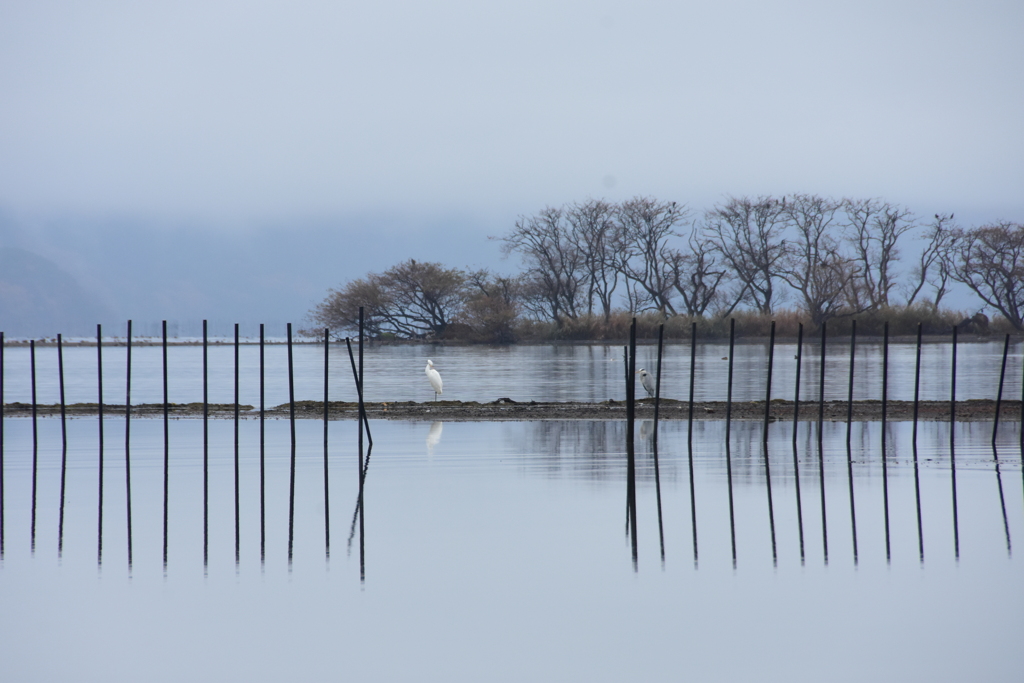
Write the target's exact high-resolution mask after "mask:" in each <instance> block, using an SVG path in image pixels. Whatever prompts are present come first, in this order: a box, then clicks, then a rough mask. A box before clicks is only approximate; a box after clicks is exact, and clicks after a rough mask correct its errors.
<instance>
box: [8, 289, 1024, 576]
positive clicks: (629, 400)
mask: <svg viewBox="0 0 1024 683" xmlns="http://www.w3.org/2000/svg"><path fill="white" fill-rule="evenodd" d="M162 333H163V334H162V361H163V365H162V370H163V409H164V410H163V426H164V430H163V431H164V478H163V499H164V500H163V502H164V507H163V561H164V564H165V566H166V563H167V556H168V540H167V539H168V501H169V463H170V436H169V414H168V411H169V405H170V404H169V402H168V364H167V324H166V321H165V322H164V323H163V329H162ZM803 336H804V335H803V325H802V324H801V325H800V326H799V331H798V337H797V354H796V361H797V362H796V382H795V390H794V391H795V393H794V408H793V424H794V429H793V464H794V468H795V470H796V471H797V474H798V471H799V470H798V468H799V464H798V460H797V449H796V442H797V430H796V426H797V424H798V421H799V415H800V393H799V392H800V373H801V362H802V358H803ZM3 339H4V338H3V333H2V332H0V556H2V553H3V550H4V544H5V524H4V510H5V505H4V490H5V487H4V479H3V477H4V466H3V465H4V446H3V444H4V440H3V372H4V362H3V350H4V344H3ZM329 339H330V334H329V330H324V401H323V425H324V433H323V463H324V534H325V537H324V543H325V552H326V553H327V555H328V556H329V554H330V508H329V498H330V495H329V494H330V490H329V467H328V454H329V444H328V429H327V425H328V418H329V415H328V410H329V395H328V377H329V367H328V357H329V354H328V346H329ZM96 342H97V343H96V347H97V389H98V412H99V462H98V464H99V481H98V515H97V516H98V520H97V527H98V528H97V559H98V561H99V562H102V557H103V501H104V492H103V485H104V456H105V453H104V434H103V428H104V424H103V415H104V406H103V344H102V328H101V327H100V326H99V325H97V329H96ZM921 342H922V330H921V325H918V333H917V355H916V366H915V386H914V417H913V446H914V467H915V486H916V488H917V494H918V496H917V497H918V529H919V536H920V531H921V528H922V523H921V512H920V485H919V482H918V481H917V465H918V463H917V422H918V414H919V410H918V407H919V397H920V391H919V390H920V375H921ZM856 343H857V338H856V321H853V326H852V331H851V336H850V365H849V393H848V401H847V403H848V412H847V420H846V424H847V431H846V445H847V465H848V476H849V497H850V506H851V519H852V520H853V538H854V556H855V557H856V554H857V552H856V516H855V504H854V489H853V461H852V455H851V448H850V440H851V424H852V418H853V386H854V370H855V365H854V358H855V351H856ZM1009 343H1010V338H1009V335H1007V336H1006V339H1005V341H1004V345H1003V355H1002V365H1001V369H1000V375H999V388H998V392H997V398H996V414H995V418H994V424H993V433H992V446H993V452H994V454H995V450H994V449H995V443H996V437H997V434H998V428H999V418H1000V412H1001V403H1002V395H1003V386H1004V379H1005V374H1006V363H1007V355H1008V351H1009ZM696 344H697V326H696V323H694V324H693V325H692V326H691V340H690V378H689V409H688V415H687V421H688V438H687V443H688V450H689V473H690V501H691V519H692V533H693V546H694V560H695V561H696V559H697V521H696V518H697V515H696V498H695V491H694V470H693V436H692V435H693V409H694V388H695V367H696ZM888 345H889V330H888V324H886V325H885V328H884V333H883V344H882V368H883V369H882V453H883V457H882V468H883V498H884V500H885V527H886V550H887V556H889V555H890V553H889V505H888V470H887V459H886V457H885V455H884V454H885V449H886V429H885V424H886V418H887V397H888V356H889V348H888ZM346 346H347V349H348V354H349V359H350V362H351V366H352V373H353V377H354V381H355V385H356V391H357V397H358V406H359V419H358V422H359V426H358V442H357V450H358V458H357V464H358V482H359V491H358V497H357V501H356V509H355V511H354V512H353V517H352V525H351V528H350V533H349V546H350V547H351V543H352V540H353V537H354V533H355V529H356V524H357V522H358V528H359V532H360V558H361V559H360V566H361V575H362V576H365V572H364V568H365V544H364V543H363V541H362V538H363V534H362V532H363V529H364V522H363V486H364V482H365V477H366V471H367V468H368V465H369V458H370V453H371V452H372V448H373V439H372V435H371V434H370V428H369V421H368V420H367V417H366V410H365V405H364V402H363V311H362V309H360V317H359V337H358V363H357V361H356V354H355V353H353V349H352V344H351V340H350V339H346ZM207 349H208V338H207V326H206V321H204V322H203V344H202V356H203V363H202V367H203V530H204V531H203V558H204V564H205V563H208V561H209V432H208V421H209V394H208V381H207V380H208V356H207ZM259 349H260V351H259V359H260V360H259V366H260V371H259V376H260V408H259V424H260V428H259V432H260V556H261V559H263V558H265V556H266V517H265V488H266V474H265V466H264V459H265V438H264V420H265V401H264V386H265V385H264V328H263V325H260V340H259ZM663 349H664V326H661V327H660V328H659V331H658V352H657V368H656V379H655V408H654V424H655V429H654V466H655V482H656V492H657V504H658V530H659V539H660V545H661V557H662V561H663V562H664V557H665V550H664V527H663V522H662V514H661V485H660V467H659V462H658V453H657V439H658V429H657V425H658V419H659V408H660V395H661V366H662V356H663ZM774 350H775V324H774V322H773V323H772V326H771V332H770V337H769V342H768V367H767V386H766V393H765V413H764V428H763V440H762V443H763V450H764V467H765V474H766V479H767V492H768V503H769V521H770V524H771V529H772V546H773V550H774V548H775V531H774V506H773V501H772V492H771V474H770V469H769V460H768V432H769V430H768V427H769V424H770V422H771V417H770V407H771V389H772V379H773V378H772V371H773V364H774ZM287 351H288V389H289V419H290V436H291V460H290V481H289V513H288V514H289V524H288V557H289V561H291V559H292V554H293V546H294V532H295V529H294V519H295V458H296V437H295V384H294V365H293V355H292V329H291V324H290V323H289V324H288V326H287ZM625 351H626V353H625V356H624V360H625V366H626V367H625V374H626V405H627V436H626V440H627V533H628V534H629V536H630V538H631V548H632V554H633V561H634V566H635V565H636V562H637V554H638V549H637V534H636V522H637V519H636V459H635V449H634V437H635V434H634V424H635V403H636V396H635V375H636V321H635V319H634V321H633V323H632V324H631V326H630V338H629V345H628V346H627V347H626V349H625ZM734 351H735V321H734V320H733V321H730V332H729V356H728V360H729V366H728V381H727V399H726V438H725V456H726V473H727V480H728V483H729V513H730V521H731V536H732V548H733V561H734V562H735V560H736V537H735V507H734V500H733V491H732V458H731V439H730V436H731V423H732V387H733V356H734ZM131 352H132V323H131V321H128V327H127V372H126V401H125V448H124V453H125V490H126V500H127V506H126V523H127V531H128V562H129V565H130V564H131V562H132V526H131V524H132V514H131V501H132V496H131V410H132V405H131V379H132V377H131V364H132V363H131ZM820 354H821V363H820V378H819V379H820V389H819V400H818V420H817V422H818V429H817V435H818V459H819V476H820V478H821V481H820V484H821V486H820V490H821V515H822V530H823V532H822V533H823V546H824V551H825V558H826V562H827V556H828V540H827V531H826V529H827V520H826V507H825V487H824V455H823V448H822V437H823V430H822V423H823V421H824V403H825V402H824V385H825V358H826V328H825V326H824V325H822V329H821V344H820ZM956 354H957V330H956V328H954V329H953V336H952V374H951V393H950V418H951V419H950V448H951V453H950V457H951V465H952V468H951V469H952V487H953V511H954V529H955V530H956V528H957V526H958V525H957V513H956V463H955V454H954V453H953V450H952V449H953V425H954V422H955V414H956V413H955V410H956ZM57 355H58V375H59V387H60V407H61V444H62V457H61V484H60V513H59V521H58V553H60V552H62V550H63V529H64V500H65V490H66V468H67V429H66V411H65V405H66V404H65V396H64V365H63V340H62V336H61V335H57ZM29 356H30V379H31V390H32V444H33V446H32V449H33V455H32V494H31V496H32V514H31V543H32V548H33V550H34V548H35V532H36V507H37V506H36V498H37V470H38V467H37V465H38V436H37V429H36V420H37V414H36V366H35V342H34V341H32V342H30V346H29ZM1022 385H1024V383H1022ZM1022 391H1024V390H1022ZM1021 411H1022V424H1024V395H1022V402H1021ZM239 419H240V415H239V332H238V325H237V324H236V325H235V335H234V484H235V498H234V508H235V559H236V562H237V561H238V560H239V558H240V552H241V525H240V482H239V463H240V452H239ZM364 431H365V439H366V444H365V453H364ZM1021 448H1022V452H1024V429H1022V435H1021ZM995 457H996V467H997V474H998V467H999V461H998V455H997V454H996V455H995ZM796 485H797V513H798V520H799V523H800V528H801V531H800V546H801V558H803V554H804V541H803V530H802V527H803V523H802V518H803V512H802V504H801V501H800V491H799V485H800V482H799V476H797V477H796ZM1000 495H1001V496H1002V486H1001V483H1000ZM1004 516H1005V505H1004ZM955 537H956V538H957V541H956V547H957V554H959V540H958V538H959V535H958V533H955ZM921 553H922V557H923V537H922V538H921Z"/></svg>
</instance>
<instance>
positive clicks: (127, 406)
mask: <svg viewBox="0 0 1024 683" xmlns="http://www.w3.org/2000/svg"><path fill="white" fill-rule="evenodd" d="M126 339H127V356H126V357H127V361H126V364H125V390H124V492H125V507H126V510H125V512H126V514H127V521H128V568H129V569H131V566H132V456H131V424H132V321H131V320H129V321H128V336H127V338H126Z"/></svg>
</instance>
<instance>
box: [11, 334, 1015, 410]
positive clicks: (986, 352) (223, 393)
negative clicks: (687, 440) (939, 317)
mask: <svg viewBox="0 0 1024 683" xmlns="http://www.w3.org/2000/svg"><path fill="white" fill-rule="evenodd" d="M1002 350H1003V345H1002V342H1001V341H992V342H983V343H970V344H960V345H959V347H958V354H957V399H958V400H967V399H981V398H988V399H993V398H995V395H996V390H997V387H998V384H999V371H1000V364H1001V360H1002ZM208 353H209V360H208V363H209V370H208V372H209V396H210V401H211V402H214V403H231V402H233V401H234V349H233V348H232V347H231V346H213V347H210V349H209V352H208ZM293 353H294V361H293V362H294V377H295V397H296V399H297V400H317V401H319V400H323V395H324V390H323V386H324V379H323V378H324V352H323V347H322V346H317V345H305V344H304V345H297V346H295V347H294V352H293ZM728 353H729V347H728V344H727V343H726V344H720V343H716V344H698V346H697V358H696V361H697V362H696V366H695V388H696V391H695V396H696V398H697V400H721V401H724V400H725V398H726V395H727V390H728V386H727V377H728V365H729V363H728V361H727V360H723V358H724V357H727V356H728ZM819 353H820V352H819V347H818V346H817V345H816V344H805V345H804V349H803V357H802V361H801V388H800V396H801V398H802V399H804V400H814V399H817V397H818V394H819V389H818V387H819V376H820V367H821V366H820V355H819ZM264 354H265V356H264V362H265V366H266V369H265V392H266V402H267V405H268V406H274V405H280V404H282V403H285V402H287V401H288V361H287V349H286V347H285V346H283V345H273V346H267V347H266V350H265V352H264ZM915 354H916V350H915V347H914V346H913V345H912V344H892V345H890V347H889V398H890V399H894V400H913V398H914V375H915V361H916V358H915ZM795 355H796V345H795V344H778V345H776V348H775V355H774V377H773V382H772V397H773V398H783V399H792V398H793V395H794V389H795V376H796V359H795V358H794V356H795ZM951 356H952V353H951V349H950V345H949V344H934V343H933V344H926V345H924V347H923V350H922V358H921V368H922V369H921V384H920V391H921V398H922V399H923V400H948V399H949V396H950V380H951V372H950V369H951ZM622 357H623V349H622V347H621V346H613V345H578V346H571V345H570V346H563V345H546V346H545V345H541V346H511V347H488V346H441V345H436V346H431V345H421V346H370V347H368V348H367V350H366V354H365V373H366V399H367V400H368V401H375V402H379V401H420V402H423V401H430V400H433V398H434V393H433V390H432V389H431V388H430V384H429V383H428V382H427V378H426V376H425V375H424V366H425V365H426V361H427V359H428V358H430V359H432V360H433V361H434V363H435V365H436V367H437V369H438V370H439V371H440V373H441V376H442V378H443V380H444V394H443V396H442V398H444V399H447V400H459V401H480V402H489V401H494V400H496V399H498V398H502V397H507V398H511V399H513V400H515V401H530V400H534V401H605V400H608V399H610V398H611V399H616V400H621V399H623V398H624V397H625V386H624V385H625V383H624V381H623V376H624V364H623V360H622ZM656 358H657V349H656V347H654V346H641V347H640V348H639V349H638V368H639V367H646V368H647V369H648V370H651V371H653V370H654V368H655V367H656ZM1022 359H1024V343H1017V344H1014V345H1011V347H1010V357H1009V359H1008V363H1007V370H1006V380H1005V387H1004V397H1005V398H1010V399H1015V400H1019V399H1020V397H1021V380H1022ZM327 364H328V376H329V382H330V397H331V400H335V401H354V400H356V392H355V389H354V384H353V381H352V370H351V362H350V361H349V357H348V352H347V350H346V349H345V346H344V344H341V345H337V344H336V345H332V346H331V349H330V354H329V357H328V358H327ZM36 365H37V369H36V391H37V400H38V401H39V402H40V403H56V402H58V401H59V400H60V391H59V383H58V377H59V375H58V370H57V349H56V348H55V347H45V348H38V349H36ZM767 365H768V349H767V345H766V344H739V345H737V346H736V350H735V358H734V379H733V398H734V399H735V400H738V401H749V400H763V399H764V395H765V383H766V381H767ZM854 366H855V367H854V370H855V373H854V379H855V387H854V398H855V399H857V400H862V399H879V398H881V394H882V348H881V345H880V344H878V343H875V342H871V343H869V342H866V341H864V342H861V343H860V344H858V346H857V353H856V357H855V359H854ZM64 367H65V396H66V400H67V401H68V402H69V403H79V402H81V403H88V402H91V403H94V402H96V400H97V395H98V392H97V354H96V349H95V347H91V348H90V347H70V348H66V349H65V350H64ZM168 368H169V369H168V375H169V380H168V392H169V400H170V401H171V402H172V403H191V402H198V401H202V398H203V384H202V377H203V375H202V348H201V347H196V346H172V347H170V348H169V350H168ZM689 368H690V347H689V345H670V346H667V347H666V350H665V359H664V367H663V376H662V392H663V395H664V396H667V397H670V398H678V399H685V398H687V397H688V396H689V376H690V370H689ZM29 369H30V363H29V350H28V348H25V347H11V348H7V349H6V350H5V379H4V392H5V393H4V400H5V401H7V402H13V401H21V402H29V401H30V400H31V380H30V371H29ZM162 372H163V371H162V357H161V350H160V348H159V347H154V346H143V347H134V348H133V349H132V402H133V403H136V404H137V403H159V402H162V401H163V379H162V377H163V375H162ZM239 376H240V382H239V384H240V400H241V402H242V403H247V404H249V405H253V406H258V405H259V386H260V385H259V347H258V346H256V345H252V344H245V345H243V346H242V347H241V349H240V353H239ZM848 381H849V344H848V342H844V341H842V340H829V346H828V347H827V355H826V361H825V398H826V400H839V399H845V398H846V396H847V387H848ZM103 387H104V394H103V397H104V398H103V400H104V402H105V403H124V398H125V390H126V349H125V347H123V346H121V347H105V348H104V349H103ZM638 390H640V391H641V393H642V389H638Z"/></svg>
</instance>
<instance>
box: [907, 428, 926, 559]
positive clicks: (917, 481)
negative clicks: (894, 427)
mask: <svg viewBox="0 0 1024 683" xmlns="http://www.w3.org/2000/svg"><path fill="white" fill-rule="evenodd" d="M910 447H911V449H912V450H913V452H914V499H915V502H916V503H917V506H916V507H917V552H918V555H919V556H920V558H921V562H924V523H923V522H922V521H921V472H920V466H919V464H918V459H917V422H916V421H915V422H914V438H913V440H912V441H911V444H910Z"/></svg>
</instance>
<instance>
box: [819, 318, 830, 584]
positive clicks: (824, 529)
mask: <svg viewBox="0 0 1024 683" xmlns="http://www.w3.org/2000/svg"><path fill="white" fill-rule="evenodd" d="M825 325H826V323H825V322H822V323H821V368H820V377H819V380H818V488H819V489H820V491H821V546H822V551H823V553H824V556H825V564H828V519H827V517H826V512H825V511H826V506H825V449H824V445H823V441H822V437H823V432H824V429H823V427H824V422H825V339H826V337H825Z"/></svg>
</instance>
